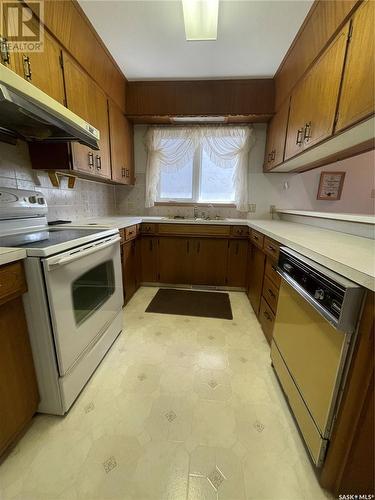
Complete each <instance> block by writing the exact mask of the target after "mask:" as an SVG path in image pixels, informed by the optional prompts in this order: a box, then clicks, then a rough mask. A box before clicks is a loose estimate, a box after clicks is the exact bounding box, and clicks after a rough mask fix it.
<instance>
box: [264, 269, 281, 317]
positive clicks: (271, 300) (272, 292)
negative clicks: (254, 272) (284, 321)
mask: <svg viewBox="0 0 375 500" xmlns="http://www.w3.org/2000/svg"><path fill="white" fill-rule="evenodd" d="M262 295H263V297H264V298H265V299H266V301H267V303H268V305H269V306H270V308H271V309H272V311H273V312H274V313H276V308H277V300H278V298H279V289H278V288H277V287H276V286H275V285H274V284H273V283H272V281H271V280H270V279H269V278H268V277H267V276H265V277H264V282H263V292H262Z"/></svg>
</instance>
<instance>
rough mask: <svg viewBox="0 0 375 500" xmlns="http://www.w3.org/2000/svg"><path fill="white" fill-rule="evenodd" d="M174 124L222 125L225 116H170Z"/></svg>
mask: <svg viewBox="0 0 375 500" xmlns="http://www.w3.org/2000/svg"><path fill="white" fill-rule="evenodd" d="M171 121H172V122H174V123H224V122H225V121H226V118H225V116H171Z"/></svg>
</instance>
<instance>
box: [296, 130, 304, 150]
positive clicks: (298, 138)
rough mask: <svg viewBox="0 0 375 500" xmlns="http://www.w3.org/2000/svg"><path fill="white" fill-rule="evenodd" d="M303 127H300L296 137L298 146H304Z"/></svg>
mask: <svg viewBox="0 0 375 500" xmlns="http://www.w3.org/2000/svg"><path fill="white" fill-rule="evenodd" d="M303 130H304V129H303V127H302V128H299V129H298V131H297V139H296V144H297V146H302V140H303Z"/></svg>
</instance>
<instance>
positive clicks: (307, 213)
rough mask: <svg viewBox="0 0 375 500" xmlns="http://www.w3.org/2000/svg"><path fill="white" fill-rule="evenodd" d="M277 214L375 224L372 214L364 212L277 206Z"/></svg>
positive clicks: (374, 217)
mask: <svg viewBox="0 0 375 500" xmlns="http://www.w3.org/2000/svg"><path fill="white" fill-rule="evenodd" d="M276 212H277V213H278V214H289V215H303V216H304V217H314V219H316V218H318V219H332V220H340V221H346V222H360V223H362V224H372V225H374V224H375V216H374V215H366V214H349V213H333V212H316V211H314V210H291V209H285V210H283V209H281V208H277V209H276Z"/></svg>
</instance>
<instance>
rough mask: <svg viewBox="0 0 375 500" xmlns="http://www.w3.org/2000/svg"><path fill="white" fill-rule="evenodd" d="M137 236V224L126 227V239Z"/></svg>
mask: <svg viewBox="0 0 375 500" xmlns="http://www.w3.org/2000/svg"><path fill="white" fill-rule="evenodd" d="M136 236H137V226H129V227H126V228H125V240H126V241H128V240H132V239H134V238H135V237H136Z"/></svg>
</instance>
